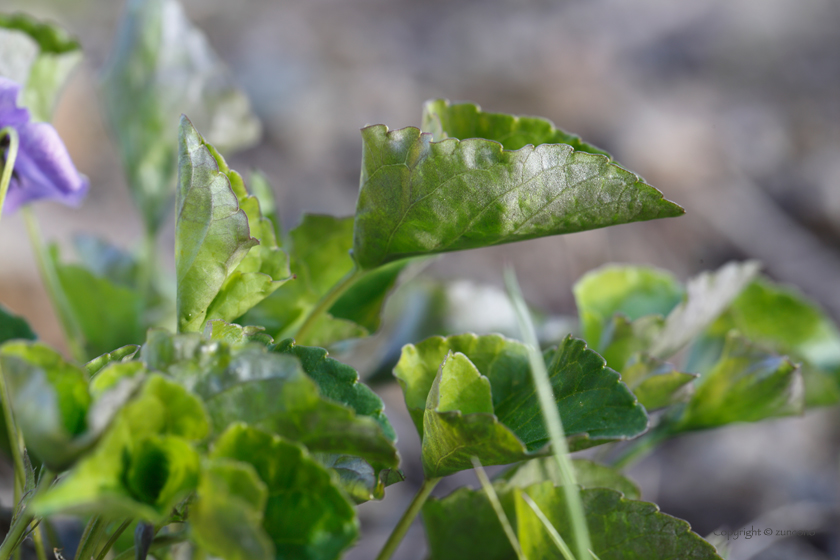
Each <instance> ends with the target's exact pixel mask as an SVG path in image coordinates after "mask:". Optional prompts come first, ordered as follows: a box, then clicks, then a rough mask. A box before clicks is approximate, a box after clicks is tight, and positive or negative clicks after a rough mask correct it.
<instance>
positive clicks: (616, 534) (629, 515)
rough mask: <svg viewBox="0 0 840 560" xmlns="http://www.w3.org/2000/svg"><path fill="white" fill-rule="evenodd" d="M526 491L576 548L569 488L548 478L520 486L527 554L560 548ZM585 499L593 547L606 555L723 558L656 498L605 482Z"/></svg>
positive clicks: (619, 558)
mask: <svg viewBox="0 0 840 560" xmlns="http://www.w3.org/2000/svg"><path fill="white" fill-rule="evenodd" d="M521 493H527V494H528V495H529V496H530V497H531V499H532V500H533V501H534V502H535V503H536V504H537V506H538V507H539V508H540V510H542V512H543V513H544V514H545V515H546V517H548V519H549V521H551V524H552V525H553V526H554V528H555V529H557V531H558V532H559V533H560V535H561V536H562V537H563V540H564V541H565V542H566V543H567V544H568V545H569V547H571V548H574V534H573V532H572V531H571V526H570V522H569V519H568V518H567V516H568V513H567V508H566V505H565V492H564V490H563V488H558V487H555V486H554V485H553V484H552V483H550V482H544V483H542V484H537V485H534V486H530V487H528V488H527V489H524V490H518V491H516V492H515V494H516V517H517V533H518V536H519V542H520V544H521V545H522V551H523V552H524V553H525V554H526V555H527V557H528V558H534V559H537V558H546V557H551V556H550V553H549V554H547V553H548V551H551V550H552V549H553V548H554V543H553V541H552V540H551V538H550V536H549V534H548V531H547V530H546V529H545V527H544V526H543V524H542V522H541V521H540V520H539V518H537V516H536V514H535V513H534V512H533V510H532V509H531V508H530V507H529V506H528V505H527V504H526V503H525V501H524V500H523V499H522V497H521V496H522V494H521ZM581 499H582V500H583V504H584V508H585V510H586V521H587V525H588V526H589V532H590V535H591V537H592V547H593V549H594V550H593V552H594V553H595V554H597V555H598V558H599V559H600V560H654V559H662V560H665V559H670V558H696V559H701V558H707V559H709V560H720V557H719V556H718V555H717V554H716V553H715V549H714V547H713V546H712V545H710V544H709V543H707V542H706V541H704V540H703V539H702V538H700V536H699V535H697V534H696V533H693V532H692V531H691V527H690V526H689V524H688V523H686V522H685V521H683V520H681V519H677V518H675V517H671V516H670V515H666V514H664V513H662V512H660V511H659V508H658V507H657V506H656V504H651V503H648V502H638V501H634V500H628V499H626V498H623V497H622V496H621V494H620V493H618V492H615V491H612V490H607V489H603V488H598V489H592V490H583V491H582V492H581Z"/></svg>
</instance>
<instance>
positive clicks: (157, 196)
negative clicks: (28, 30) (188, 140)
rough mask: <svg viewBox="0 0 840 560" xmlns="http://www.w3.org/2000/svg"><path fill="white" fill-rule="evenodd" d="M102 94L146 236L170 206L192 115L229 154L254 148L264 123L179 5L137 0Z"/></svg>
mask: <svg viewBox="0 0 840 560" xmlns="http://www.w3.org/2000/svg"><path fill="white" fill-rule="evenodd" d="M116 36H117V43H116V45H115V47H114V49H113V52H114V55H113V58H112V60H111V63H110V66H109V68H108V70H107V72H106V73H105V76H104V80H103V84H102V91H103V98H104V100H105V106H106V110H107V115H108V119H109V121H110V124H111V127H112V128H113V130H114V132H115V134H116V137H117V140H118V146H119V149H120V153H121V155H122V159H123V162H124V165H125V170H126V175H127V177H128V184H129V187H130V189H131V193H132V196H133V197H134V201H135V203H136V204H137V206H138V207H139V208H140V210H141V214H142V216H143V219H144V222H145V224H146V228H147V230H149V231H151V232H155V231H157V230H158V228H159V227H160V225H161V224H162V223H163V221H164V219H165V218H166V216H167V215H168V214H169V211H170V208H171V201H172V195H173V186H174V183H175V175H176V163H177V159H176V157H175V154H176V153H177V151H176V150H177V144H176V136H175V128H174V123H175V122H176V121H177V119H178V116H179V115H180V114H182V113H186V112H189V114H190V115H191V116H192V118H193V120H194V122H195V124H196V125H197V126H198V127H199V128H200V129H202V130H204V131H205V132H206V136H207V138H208V139H209V140H210V142H211V143H213V144H215V145H216V146H218V147H219V148H220V149H222V150H233V149H237V148H241V147H245V146H247V145H250V144H252V143H253V142H254V141H255V140H256V139H257V137H258V136H259V130H260V127H259V123H258V122H257V120H256V118H255V117H254V115H253V114H252V112H251V109H250V106H249V103H248V99H247V98H246V97H245V95H244V94H243V93H242V92H241V91H240V90H239V89H237V88H236V86H235V85H234V84H233V82H232V80H231V78H230V76H229V74H228V71H227V69H226V68H225V66H224V64H223V63H222V62H221V61H220V60H219V59H218V57H217V56H216V54H215V53H214V52H213V50H212V48H211V47H210V45H209V44H208V42H207V39H206V37H205V36H204V34H203V33H202V32H201V31H199V30H198V29H196V28H195V27H193V25H192V24H191V23H190V22H189V20H187V18H186V15H185V14H184V10H183V8H182V7H181V5H180V4H179V3H178V2H176V1H175V0H131V1H130V2H129V3H128V7H127V9H126V14H125V16H124V19H123V22H122V24H121V26H120V29H119V30H118V32H117V35H116Z"/></svg>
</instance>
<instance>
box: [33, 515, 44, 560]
mask: <svg viewBox="0 0 840 560" xmlns="http://www.w3.org/2000/svg"><path fill="white" fill-rule="evenodd" d="M32 541H33V542H34V543H35V554H36V555H37V556H38V560H47V551H46V550H44V536H43V534H42V533H41V524H40V523H39V524H38V526H37V527H35V528H34V529H33V530H32Z"/></svg>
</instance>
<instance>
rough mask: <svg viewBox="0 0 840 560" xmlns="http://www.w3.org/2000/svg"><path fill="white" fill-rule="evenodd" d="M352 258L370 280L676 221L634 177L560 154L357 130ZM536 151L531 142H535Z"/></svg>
mask: <svg viewBox="0 0 840 560" xmlns="http://www.w3.org/2000/svg"><path fill="white" fill-rule="evenodd" d="M362 139H363V142H364V152H363V154H364V155H363V157H362V177H361V189H360V192H359V200H358V204H357V206H356V222H355V228H354V239H353V254H354V258H355V259H356V261H357V262H358V264H359V266H360V267H361V268H362V269H365V270H369V269H372V268H376V267H377V266H380V265H382V264H385V263H388V262H392V261H396V260H399V259H403V258H406V257H412V256H419V255H428V254H433V253H442V252H446V251H457V250H461V249H472V248H477V247H485V246H488V245H499V244H502V243H510V242H514V241H523V240H526V239H533V238H537V237H543V236H546V235H556V234H561V233H572V232H576V231H584V230H588V229H594V228H599V227H605V226H609V225H616V224H623V223H627V222H634V221H642V220H651V219H655V218H665V217H671V216H678V215H680V214H682V213H683V210H682V208H680V207H679V206H677V205H676V204H674V203H672V202H669V201H667V200H665V199H663V198H662V193H660V192H659V191H657V190H656V189H654V188H653V187H651V186H649V185H646V184H645V183H644V182H643V181H642V180H641V179H640V178H639V177H638V176H636V175H634V174H633V173H630V172H629V171H626V170H624V169H622V168H620V167H619V166H617V165H615V164H614V163H611V162H610V160H609V158H607V157H605V156H603V155H600V154H597V155H596V154H589V153H584V152H576V151H575V150H574V149H573V148H572V146H570V145H568V144H540V145H538V146H536V147H534V146H532V145H527V146H525V147H523V148H521V149H519V150H517V151H509V150H505V149H504V146H502V145H501V144H499V143H498V142H495V141H492V140H484V139H481V138H473V139H466V140H458V139H456V138H449V139H447V140H442V141H440V142H433V141H432V138H431V134H422V133H421V132H420V130H419V129H417V128H413V127H409V128H403V129H401V130H394V131H389V130H388V128H387V127H386V126H384V125H375V126H369V127H367V128H364V129H362ZM537 141H539V139H537Z"/></svg>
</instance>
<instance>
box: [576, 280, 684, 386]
mask: <svg viewBox="0 0 840 560" xmlns="http://www.w3.org/2000/svg"><path fill="white" fill-rule="evenodd" d="M573 291H574V295H575V303H576V304H577V308H578V314H579V315H580V326H581V332H582V334H583V338H584V339H585V340H586V341H587V343H588V344H590V345H591V346H592V349H593V350H596V351H598V352H602V353H603V351H604V350H605V349H606V348H607V347H608V346H609V344H608V340H605V338H607V339H609V338H610V336H609V333H605V331H610V329H609V327H608V325H609V323H610V321H611V320H612V319H613V317H614V316H615V314H616V313H618V314H620V315H621V316H622V317H624V318H625V319H626V321H625V322H632V321H635V320H636V319H639V318H641V317H644V316H646V315H661V316H663V317H664V316H666V315H668V313H669V312H670V311H671V310H672V309H673V308H674V307H675V306H676V305H677V304H678V303H679V302H680V300H681V299H682V298H683V294H684V293H685V291H684V289H683V287H682V285H680V283H679V282H678V281H677V279H676V278H674V276H673V275H672V274H671V273H669V272H666V271H663V270H659V269H657V268H651V267H642V266H616V265H609V266H605V267H601V268H599V269H597V270H593V271H591V272H588V273H587V274H585V275H584V276H583V277H582V278H581V279H580V280H578V281H577V283H576V284H575V285H574V288H573ZM613 329H615V327H613ZM605 357H606V356H605ZM607 363H608V364H610V365H612V362H611V361H610V360H609V359H607ZM612 367H618V368H619V369H620V368H621V367H622V364H619V365H618V366H615V365H612Z"/></svg>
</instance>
